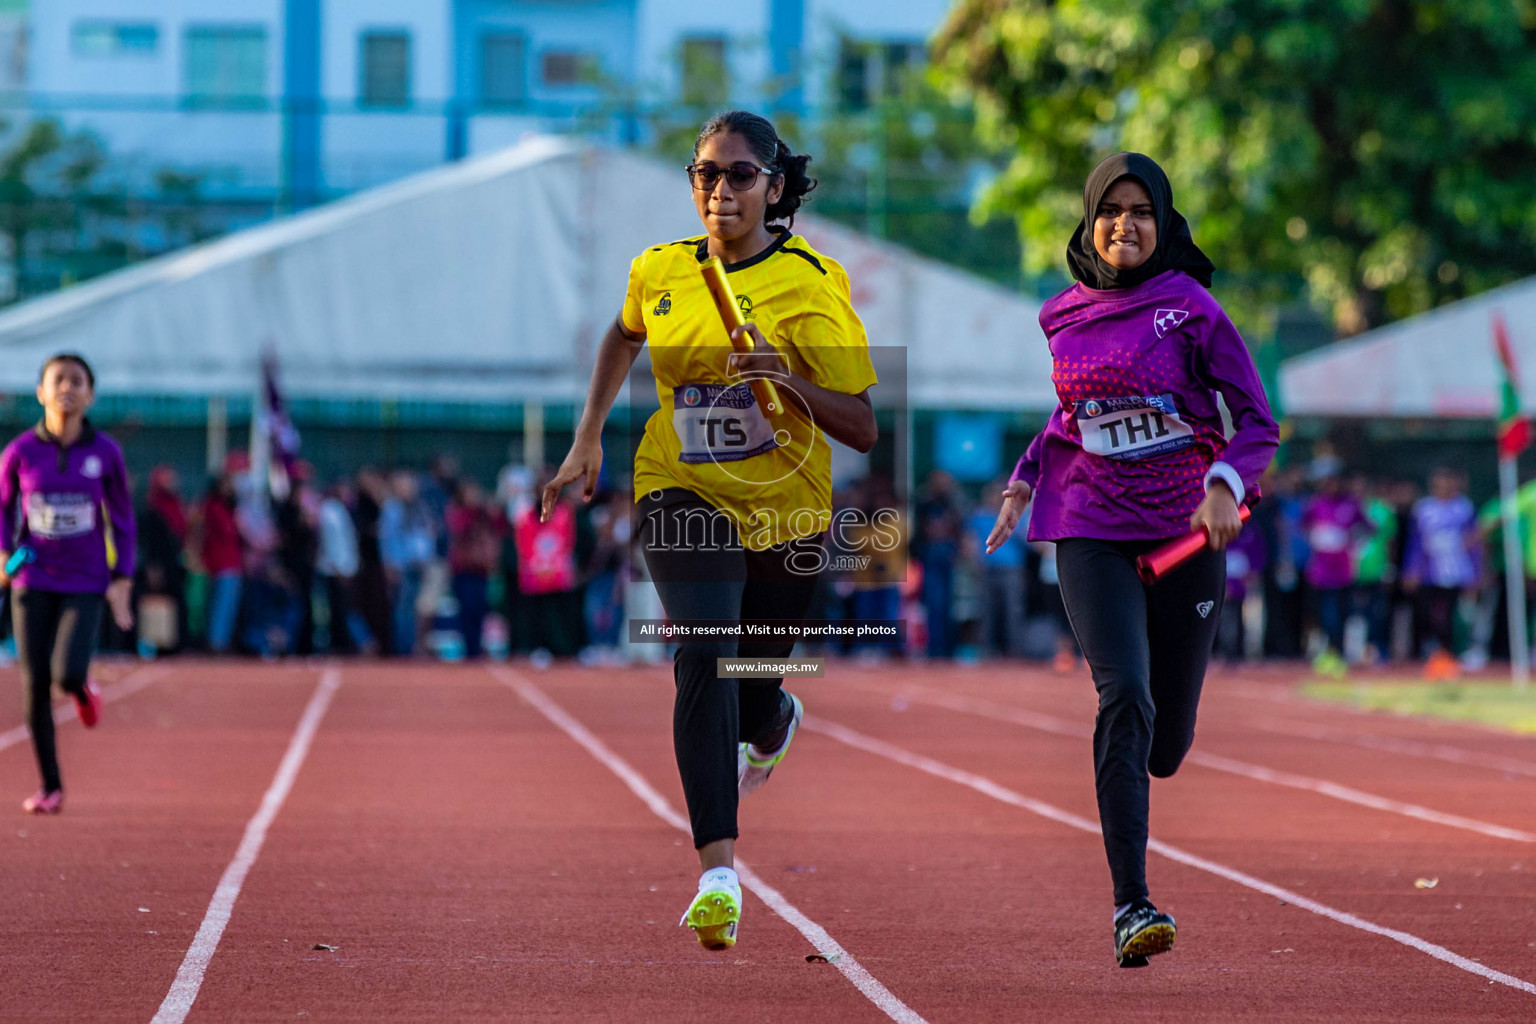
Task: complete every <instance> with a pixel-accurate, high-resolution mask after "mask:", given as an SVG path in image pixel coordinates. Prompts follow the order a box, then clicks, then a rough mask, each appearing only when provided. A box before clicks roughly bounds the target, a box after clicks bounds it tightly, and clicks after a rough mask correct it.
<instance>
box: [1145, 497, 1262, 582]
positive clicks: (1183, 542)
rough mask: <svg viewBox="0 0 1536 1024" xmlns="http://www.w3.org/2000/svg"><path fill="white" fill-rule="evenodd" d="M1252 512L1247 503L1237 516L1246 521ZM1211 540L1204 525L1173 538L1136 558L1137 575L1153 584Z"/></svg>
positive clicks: (1202, 548)
mask: <svg viewBox="0 0 1536 1024" xmlns="http://www.w3.org/2000/svg"><path fill="white" fill-rule="evenodd" d="M1252 514H1253V513H1252V512H1250V511H1249V510H1248V506H1247V505H1239V506H1237V517H1238V518H1239V519H1241V520H1242V521H1243V522H1245V523H1246V522H1247V521H1248V517H1249V516H1251V515H1252ZM1210 540H1211V538H1210V536H1209V535H1208V534H1207V533H1206V531H1205V527H1203V526H1202V527H1201V528H1200V529H1198V530H1195V531H1193V532H1191V533H1190V534H1189V535H1187V536H1184V537H1180V538H1179V539H1178V540H1171V541H1169V542H1168V543H1167V544H1164V545H1163V546H1162V547H1160V548H1154V549H1152V550H1151V551H1148V552H1147V553H1146V554H1144V555H1142V556H1141V557H1140V558H1138V559H1136V575H1138V576H1140V577H1141V582H1143V583H1145V584H1147V585H1148V586H1151V585H1152V584H1153V583H1156V582H1157V581H1158V580H1160V579H1162V578H1163V576H1164V575H1166V574H1167V573H1168V572H1170V571H1171V570H1173V569H1177V568H1178V567H1179V566H1181V565H1183V564H1184V563H1185V562H1187V561H1189V560H1190V559H1191V558H1194V557H1195V556H1196V555H1198V554H1199V553H1200V552H1201V551H1203V550H1204V549H1205V546H1206V545H1207V544H1209V543H1210Z"/></svg>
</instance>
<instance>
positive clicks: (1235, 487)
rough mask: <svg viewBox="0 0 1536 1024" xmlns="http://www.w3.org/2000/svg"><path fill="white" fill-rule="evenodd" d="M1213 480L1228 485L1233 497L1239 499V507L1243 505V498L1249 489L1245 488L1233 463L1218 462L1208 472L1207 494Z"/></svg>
mask: <svg viewBox="0 0 1536 1024" xmlns="http://www.w3.org/2000/svg"><path fill="white" fill-rule="evenodd" d="M1212 480H1220V481H1221V482H1222V483H1224V484H1226V485H1227V487H1228V488H1230V489H1231V491H1232V497H1234V498H1236V499H1237V503H1238V504H1239V505H1241V504H1242V503H1243V496H1244V495H1245V494H1247V493H1248V491H1247V489H1246V488H1245V487H1243V478H1242V476H1241V475H1239V473H1238V472H1237V470H1236V469H1234V468H1233V467H1232V464H1231V463H1229V462H1218V463H1215V464H1214V465H1212V466H1211V468H1210V469H1209V470H1208V471H1207V472H1206V474H1205V489H1206V492H1207V493H1209V492H1210V489H1211V481H1212Z"/></svg>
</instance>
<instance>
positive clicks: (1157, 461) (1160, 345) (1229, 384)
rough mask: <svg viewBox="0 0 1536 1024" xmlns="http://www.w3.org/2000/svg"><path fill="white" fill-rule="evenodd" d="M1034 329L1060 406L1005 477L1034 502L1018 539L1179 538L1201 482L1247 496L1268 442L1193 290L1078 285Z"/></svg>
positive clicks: (1221, 320) (1242, 374)
mask: <svg viewBox="0 0 1536 1024" xmlns="http://www.w3.org/2000/svg"><path fill="white" fill-rule="evenodd" d="M1040 326H1041V327H1042V328H1043V329H1044V330H1045V336H1046V338H1047V339H1049V342H1050V346H1051V361H1052V369H1051V380H1052V383H1054V384H1055V386H1056V397H1057V399H1058V403H1057V406H1056V408H1055V410H1054V411H1053V412H1052V413H1051V418H1050V421H1049V422H1048V423H1047V424H1046V426H1045V430H1043V431H1042V432H1041V433H1040V434H1038V435H1036V437H1035V439H1034V441H1033V442H1032V443H1031V444H1030V446H1029V450H1028V451H1026V452H1025V453H1024V457H1023V458H1021V459H1020V460H1019V464H1018V466H1017V467H1016V468H1015V469H1014V471H1013V478H1014V479H1016V480H1023V481H1024V482H1025V483H1027V484H1029V485H1030V486H1031V487H1032V488H1033V489H1034V492H1035V497H1034V511H1033V513H1032V514H1031V516H1030V521H1029V539H1030V540H1063V539H1065V538H1068V537H1092V538H1096V539H1100V540H1157V539H1162V538H1165V537H1175V536H1178V535H1180V534H1183V533H1187V532H1188V531H1189V517H1190V516H1191V515H1193V514H1194V511H1195V509H1196V508H1197V507H1198V506H1199V504H1200V501H1201V499H1202V498H1203V497H1204V496H1205V490H1206V488H1207V487H1208V486H1209V484H1210V481H1211V480H1212V479H1213V478H1215V479H1220V480H1222V481H1223V482H1224V483H1226V484H1227V485H1228V486H1229V487H1231V489H1232V492H1233V494H1235V495H1236V496H1237V498H1238V500H1239V501H1242V500H1244V499H1245V498H1248V499H1250V500H1252V499H1253V498H1256V497H1257V491H1256V487H1257V484H1258V480H1259V477H1260V475H1262V474H1263V472H1264V470H1265V469H1266V468H1267V467H1268V466H1269V462H1270V459H1271V458H1272V457H1273V456H1274V452H1275V448H1276V446H1277V445H1278V444H1279V440H1280V431H1279V428H1278V427H1277V426H1276V425H1275V419H1274V417H1273V416H1272V415H1271V414H1270V411H1269V401H1268V399H1266V398H1265V396H1264V386H1263V384H1262V383H1260V381H1259V375H1258V371H1257V370H1255V369H1254V365H1253V357H1252V356H1250V355H1249V354H1248V347H1247V346H1246V345H1244V344H1243V339H1242V337H1241V336H1240V335H1239V334H1238V333H1237V328H1235V327H1233V326H1232V321H1231V320H1229V319H1227V315H1226V313H1224V312H1223V311H1222V309H1221V306H1220V305H1218V304H1217V302H1216V300H1215V299H1214V298H1212V297H1211V294H1210V292H1208V291H1206V290H1205V289H1204V288H1203V287H1201V286H1200V284H1199V282H1197V281H1195V280H1194V278H1192V277H1190V276H1189V275H1188V274H1185V273H1183V272H1182V271H1176V270H1175V271H1168V272H1167V273H1163V274H1159V275H1157V276H1156V277H1154V278H1152V279H1151V280H1149V281H1146V282H1144V283H1142V284H1140V285H1137V286H1135V287H1133V288H1125V289H1115V290H1110V291H1106V290H1100V289H1095V288H1086V287H1084V286H1083V285H1081V284H1076V285H1073V286H1072V287H1071V288H1068V289H1067V290H1066V291H1064V292H1062V293H1061V294H1060V295H1057V296H1056V297H1055V298H1053V299H1051V300H1050V301H1049V302H1047V303H1046V304H1045V306H1044V307H1043V308H1042V309H1041V310H1040ZM1217 393H1220V394H1221V396H1222V398H1223V399H1224V400H1225V401H1226V404H1227V409H1228V411H1229V412H1230V413H1231V414H1232V424H1233V427H1234V428H1235V432H1234V434H1233V435H1232V438H1231V440H1230V441H1229V440H1227V438H1226V437H1225V435H1224V434H1223V432H1222V423H1221V413H1220V410H1219V409H1218V408H1217V405H1216V395H1217Z"/></svg>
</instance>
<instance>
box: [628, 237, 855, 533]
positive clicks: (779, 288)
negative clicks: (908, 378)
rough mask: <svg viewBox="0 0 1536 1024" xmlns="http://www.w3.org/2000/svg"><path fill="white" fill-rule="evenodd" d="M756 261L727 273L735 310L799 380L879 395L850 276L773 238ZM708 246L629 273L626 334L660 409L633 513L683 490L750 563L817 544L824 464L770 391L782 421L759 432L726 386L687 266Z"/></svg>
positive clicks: (710, 305) (638, 264) (741, 395)
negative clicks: (640, 354) (768, 551)
mask: <svg viewBox="0 0 1536 1024" xmlns="http://www.w3.org/2000/svg"><path fill="white" fill-rule="evenodd" d="M775 233H776V235H777V237H776V238H775V239H774V242H773V244H772V245H770V246H769V247H768V248H767V249H765V250H764V251H763V252H761V253H759V254H758V255H756V256H754V257H752V258H751V259H748V260H743V261H742V262H740V263H736V264H729V265H727V266H726V270H727V272H728V273H729V274H730V282H731V288H732V290H733V291H734V292H735V293H736V303H737V305H738V306H739V307H740V308H741V311H742V314H743V315H744V316H745V318H746V319H747V320H748V322H750V323H755V324H757V326H758V329H759V330H761V331H762V332H763V337H764V338H766V339H767V340H768V342H769V343H770V344H771V345H773V347H774V348H775V349H777V350H778V351H779V353H780V354H781V355H783V356H784V358H785V359H786V360H787V361H788V363H789V367H790V369H791V370H792V371H794V373H795V374H796V375H798V376H799V377H801V378H803V379H805V380H809V381H813V382H814V383H816V384H819V385H821V386H822V387H824V388H826V389H828V390H829V391H841V392H844V393H846V394H858V393H859V392H861V391H863V390H864V389H865V388H868V387H870V386H871V385H873V384H875V383H877V381H876V379H875V369H874V367H873V366H872V365H871V364H870V361H869V340H868V339H867V338H866V337H865V335H864V325H863V323H862V322H860V320H859V316H858V314H857V313H855V312H854V311H853V305H852V303H851V302H850V301H849V295H848V275H847V274H846V273H845V272H844V271H843V268H842V267H841V266H839V265H838V264H837V262H836V261H834V260H831V259H829V258H827V257H826V256H823V255H821V254H820V253H818V252H816V251H815V250H814V249H812V248H811V247H810V246H809V245H807V244H806V243H805V240H804V239H802V238H799V237H798V236H796V235H793V234H791V233H790V232H789V231H787V230H784V229H777V230H776V232H775ZM707 241H708V240H707V239H706V238H689V239H684V240H683V241H680V242H673V243H671V244H669V245H658V246H655V247H654V248H651V249H647V250H646V251H645V252H643V253H641V254H640V256H639V257H638V258H636V259H635V261H634V263H632V264H631V265H630V270H629V291H628V293H627V294H626V295H625V297H624V312H623V314H622V317H623V321H624V326H625V328H626V329H628V330H629V331H632V332H633V333H635V334H644V335H645V337H646V341H647V343H648V344H649V346H650V354H651V368H652V371H653V372H654V373H655V375H656V394H657V397H658V398H660V400H661V408H660V409H659V410H658V411H657V412H656V413H655V415H653V416H652V417H651V418H650V420H649V421H648V422H647V423H646V425H645V436H644V437H643V438H642V439H641V441H640V444H639V445H638V446H637V447H636V450H635V499H636V500H637V501H638V500H639V499H640V498H641V497H642V496H643V495H645V494H646V493H647V492H649V491H653V490H660V489H662V488H666V487H685V488H687V489H688V490H690V491H693V492H694V493H695V494H697V495H699V497H701V498H703V499H704V500H705V501H707V502H709V503H710V504H711V505H713V506H714V507H715V508H717V509H720V510H721V511H723V512H726V513H728V514H730V515H731V516H732V518H733V519H734V520H735V523H736V528H737V532H738V534H739V535H740V537H741V540H742V543H743V544H745V545H746V546H747V547H749V548H751V549H752V550H754V551H761V550H763V549H764V548H767V547H769V546H771V545H773V544H778V543H782V542H783V541H787V540H794V539H797V538H800V537H809V536H812V535H814V534H817V533H820V532H821V531H823V530H825V529H826V528H827V526H828V525H829V523H830V519H831V515H832V450H831V448H829V447H828V443H827V438H826V436H825V435H823V434H822V432H821V430H820V429H818V428H817V427H816V425H815V424H813V423H812V422H811V421H810V418H809V417H808V416H807V415H806V414H805V413H804V412H803V411H802V410H801V409H800V408H799V407H798V406H796V405H795V404H793V402H791V401H789V400H788V398H787V395H785V392H786V390H787V389H788V388H789V387H790V385H788V384H786V383H785V382H783V381H782V380H778V381H775V386H776V387H777V388H778V389H779V391H780V394H781V398H782V399H783V401H784V405H785V407H786V408H785V411H784V413H782V414H781V415H779V416H776V417H775V418H774V419H772V420H769V419H768V418H766V417H765V416H764V415H763V413H762V410H760V409H759V408H758V407H757V404H756V402H754V401H753V400H752V393H751V389H750V387H749V385H747V384H746V383H744V382H742V380H741V378H739V377H733V376H732V375H731V369H732V367H731V365H730V356H731V352H732V349H731V344H730V336H729V335H728V334H726V331H725V325H724V324H723V323H721V321H720V314H719V312H718V311H717V310H716V309H715V304H714V301H713V300H712V299H711V298H710V295H709V291H708V289H707V288H705V287H704V278H703V276H702V275H701V274H700V273H699V261H700V260H701V259H704V258H707V250H706V243H707Z"/></svg>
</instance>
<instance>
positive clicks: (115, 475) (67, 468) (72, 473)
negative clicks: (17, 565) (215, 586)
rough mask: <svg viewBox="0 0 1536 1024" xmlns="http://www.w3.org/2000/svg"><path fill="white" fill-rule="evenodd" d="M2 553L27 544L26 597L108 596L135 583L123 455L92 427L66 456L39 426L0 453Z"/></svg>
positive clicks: (21, 580) (20, 579) (20, 580)
mask: <svg viewBox="0 0 1536 1024" xmlns="http://www.w3.org/2000/svg"><path fill="white" fill-rule="evenodd" d="M0 530H3V531H4V532H3V533H0V547H3V548H4V550H6V551H15V550H16V548H17V547H18V546H19V545H21V544H25V545H27V546H28V547H30V548H31V549H32V550H33V551H35V552H36V553H37V559H36V561H34V562H32V563H31V564H30V565H27V566H25V567H23V568H22V569H20V570H19V571H18V572H17V573H16V580H15V582H16V584H17V585H18V586H20V587H22V588H23V589H26V590H48V591H53V592H55V593H62V594H100V593H105V592H106V589H107V584H108V583H110V582H111V581H112V580H113V579H114V578H118V577H131V576H132V575H133V556H134V540H135V530H134V522H133V502H132V500H131V499H130V497H129V494H128V470H127V468H126V467H125V466H124V465H123V451H122V449H121V448H119V447H118V446H117V442H116V441H113V440H112V439H111V438H110V437H108V436H107V435H106V434H103V433H100V432H99V431H97V430H96V429H95V428H94V427H92V426H91V425H90V424H89V423H87V424H86V425H85V431H84V433H82V434H81V435H80V438H79V440H77V441H76V442H75V443H74V444H72V445H70V446H69V447H68V448H64V447H62V446H60V445H59V443H58V442H57V441H56V440H55V439H54V438H53V436H52V435H51V434H49V433H48V431H47V430H46V429H45V428H44V427H43V426H42V425H41V424H39V425H38V426H37V427H36V428H35V429H33V430H29V431H27V432H26V433H25V434H22V435H21V436H20V437H18V438H16V440H14V441H12V442H11V443H10V444H8V445H6V447H5V451H4V452H3V453H0Z"/></svg>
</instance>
